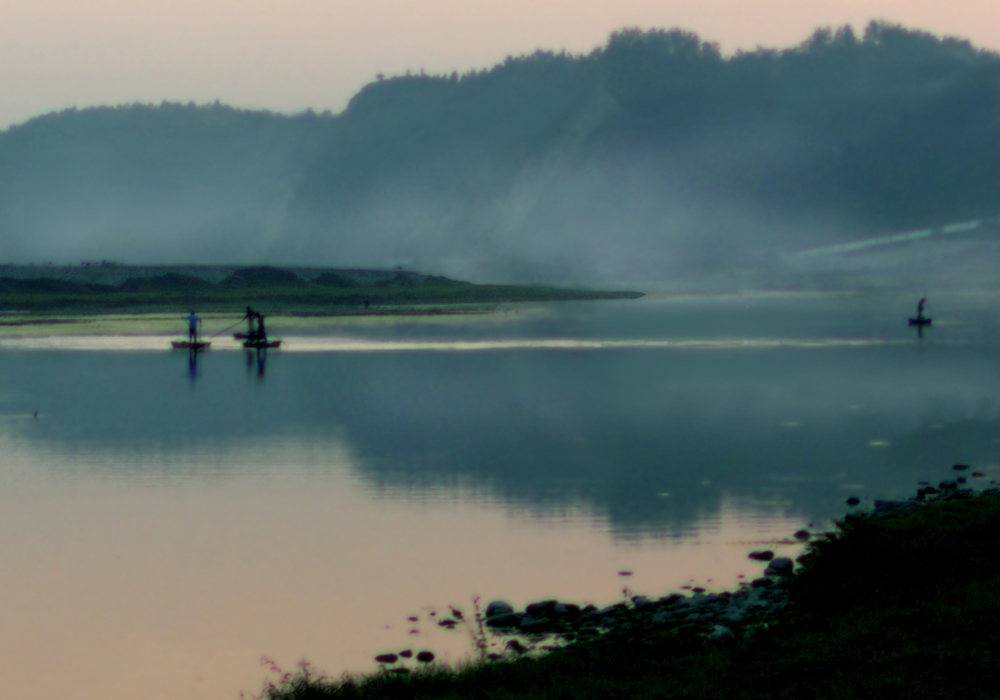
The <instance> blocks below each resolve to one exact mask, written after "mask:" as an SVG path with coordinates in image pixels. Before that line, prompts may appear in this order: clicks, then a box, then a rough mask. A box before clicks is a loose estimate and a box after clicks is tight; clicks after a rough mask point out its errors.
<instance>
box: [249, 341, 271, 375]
mask: <svg viewBox="0 0 1000 700" xmlns="http://www.w3.org/2000/svg"><path fill="white" fill-rule="evenodd" d="M246 356H247V374H248V375H249V374H250V372H251V371H252V370H253V366H254V357H255V356H256V358H257V362H256V365H257V379H263V378H264V370H265V368H266V366H267V348H256V349H255V350H249V349H248V350H247V352H246Z"/></svg>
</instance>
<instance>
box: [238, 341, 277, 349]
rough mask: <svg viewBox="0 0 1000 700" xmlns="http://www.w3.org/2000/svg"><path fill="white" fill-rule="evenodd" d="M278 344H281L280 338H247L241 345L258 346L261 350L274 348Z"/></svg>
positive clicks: (246, 346) (251, 347)
mask: <svg viewBox="0 0 1000 700" xmlns="http://www.w3.org/2000/svg"><path fill="white" fill-rule="evenodd" d="M280 346H281V341H280V340H248V341H246V342H245V343H243V347H245V348H250V349H253V348H258V349H261V350H263V349H266V348H276V347H280Z"/></svg>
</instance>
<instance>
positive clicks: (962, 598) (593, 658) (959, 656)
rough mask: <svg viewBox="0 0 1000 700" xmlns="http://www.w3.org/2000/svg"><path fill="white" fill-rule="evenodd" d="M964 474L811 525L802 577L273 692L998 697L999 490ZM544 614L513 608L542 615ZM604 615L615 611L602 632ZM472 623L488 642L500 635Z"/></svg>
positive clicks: (287, 698) (270, 696)
mask: <svg viewBox="0 0 1000 700" xmlns="http://www.w3.org/2000/svg"><path fill="white" fill-rule="evenodd" d="M956 469H960V472H959V473H963V474H964V473H965V472H964V471H961V465H959V466H957V467H956ZM977 476H979V479H976V478H975V477H974V478H973V481H978V480H980V479H981V478H982V477H981V475H977ZM964 482H965V478H964V477H960V478H959V479H958V480H956V481H946V482H942V483H941V484H939V485H938V486H936V487H935V486H931V485H923V487H922V488H921V489H920V490H919V491H918V494H917V496H916V497H915V498H913V499H911V500H909V501H903V502H897V503H878V502H876V507H875V508H874V509H873V510H870V511H866V512H863V513H857V514H852V515H848V516H847V517H845V518H844V520H842V521H839V522H838V523H837V526H836V532H830V533H819V534H814V535H811V539H810V542H809V544H808V546H807V549H806V552H805V553H804V554H803V555H802V556H801V557H799V558H798V563H797V566H796V568H795V570H794V573H793V572H791V571H789V570H788V567H786V566H781V565H778V566H769V568H768V572H769V573H768V574H767V575H765V576H764V577H763V578H761V579H758V580H756V581H754V582H753V583H752V584H749V585H748V586H747V587H746V590H742V591H737V592H733V593H728V594H720V595H717V596H704V595H703V596H701V597H700V599H699V598H698V597H697V596H698V595H699V594H695V596H692V597H689V598H679V597H677V596H671V597H669V598H664V599H661V600H660V601H648V600H645V599H642V600H638V601H636V600H633V601H631V602H630V603H629V604H627V605H622V606H620V607H618V608H616V610H617V612H612V611H610V609H605V610H603V611H595V610H589V611H587V610H586V609H585V610H577V611H573V610H572V608H571V607H570V609H569V610H565V609H562V610H560V611H559V613H558V614H555V613H556V611H555V609H554V605H553V604H549V607H550V608H553V609H552V610H551V611H548V612H549V620H550V621H551V620H553V619H557V618H561V619H562V620H563V623H565V624H564V625H563V626H564V628H565V629H564V630H563V636H565V637H567V638H569V639H570V640H571V643H570V644H568V645H567V646H565V647H563V648H559V649H557V650H555V651H552V652H549V653H547V654H545V655H542V656H539V657H535V656H534V655H533V654H530V653H527V654H523V655H522V654H520V653H519V650H520V649H521V648H522V647H521V645H522V642H520V641H516V642H515V641H513V640H510V641H508V643H507V645H506V649H507V651H506V652H505V653H504V654H502V655H497V656H499V658H495V659H492V660H491V659H488V658H487V656H486V652H487V647H486V646H483V647H482V649H481V650H482V652H483V660H482V661H479V662H474V663H469V664H465V665H462V666H460V667H457V668H449V667H445V666H441V665H438V664H436V663H434V662H433V661H431V662H430V663H425V664H421V663H418V662H414V663H412V664H411V665H407V664H406V663H404V662H408V661H412V660H413V659H399V660H398V661H396V660H393V661H392V663H388V664H386V666H385V668H383V669H382V670H381V671H379V672H376V673H373V674H370V675H367V676H361V677H350V676H345V677H343V678H340V679H328V678H324V677H322V676H317V675H316V674H315V673H313V672H312V670H311V669H310V668H309V667H308V665H304V666H303V667H302V668H300V669H299V671H298V672H296V673H289V674H285V675H284V676H280V677H279V678H278V679H277V680H274V681H271V682H269V683H268V684H267V685H266V686H265V688H264V690H263V692H262V694H261V696H260V697H262V698H266V699H267V700H292V699H293V698H295V699H297V700H306V699H310V698H473V697H474V698H484V699H485V698H489V699H492V698H496V699H501V698H538V699H543V698H545V699H548V698H559V699H563V698H574V699H578V698H609V697H627V698H733V697H739V698H761V699H763V698H875V697H885V698H889V697H892V698H897V697H899V698H921V699H924V698H995V697H996V696H997V688H998V687H1000V665H998V664H997V663H996V657H997V656H998V655H1000V627H998V626H997V624H996V621H997V620H998V619H1000V491H998V490H997V489H992V488H991V489H987V490H985V491H973V490H972V489H968V488H965V486H964ZM991 483H992V482H991ZM800 536H803V537H804V534H803V535H800ZM758 591H759V593H758ZM739 600H742V601H743V602H742V603H740V604H738V605H735V606H734V602H735V601H739ZM748 600H767V601H770V602H769V603H768V604H767V605H760V606H756V609H755V607H754V606H753V605H747V604H746V601H748ZM669 601H672V602H669ZM566 607H567V606H565V605H562V608H566ZM734 610H736V611H737V612H740V611H742V614H741V615H739V614H738V615H735V616H729V613H732V612H733V611H734ZM534 611H535V612H536V613H537V612H541V610H540V609H538V608H535V609H534ZM531 612H532V610H529V611H526V612H525V613H513V615H514V616H515V617H517V616H518V615H520V616H521V619H522V620H523V618H524V617H525V616H527V617H528V618H529V621H530V620H537V619H540V617H532V616H531V614H530V613H531ZM504 614H506V615H511V614H512V613H511V612H509V611H505V612H504ZM587 615H589V620H588V619H586V617H585V616H587ZM494 617H495V615H494ZM604 617H607V618H608V619H614V620H616V621H614V622H612V623H609V624H607V625H605V626H604V628H603V629H602V628H601V623H599V622H597V618H604ZM732 617H736V618H737V619H732ZM511 621H512V619H511V618H507V622H508V627H510V626H511V625H510V624H509V623H511ZM563 623H560V624H563ZM518 624H520V623H518ZM529 624H531V622H529ZM585 628H594V629H597V632H596V633H587V634H580V632H581V630H583V629H585ZM470 629H471V630H472V631H473V632H474V637H475V636H476V635H475V633H477V632H479V631H480V630H482V635H483V636H481V637H480V638H481V640H482V642H483V643H485V642H486V641H487V639H490V638H493V635H494V634H496V633H497V632H493V631H491V628H490V627H486V626H484V627H479V626H478V625H477V624H476V623H475V622H473V623H472V624H471V625H470ZM521 639H524V637H521ZM526 641H527V640H526ZM501 648H503V646H501ZM423 658H424V659H425V660H426V659H427V658H428V657H427V656H426V655H425V656H424V657H423ZM410 666H412V669H411V668H410ZM403 668H406V669H407V671H398V670H396V671H394V669H403Z"/></svg>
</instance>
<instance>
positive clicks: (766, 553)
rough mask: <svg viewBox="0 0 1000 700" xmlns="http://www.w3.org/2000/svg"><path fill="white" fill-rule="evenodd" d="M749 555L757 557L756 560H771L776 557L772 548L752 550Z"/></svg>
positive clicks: (749, 556)
mask: <svg viewBox="0 0 1000 700" xmlns="http://www.w3.org/2000/svg"><path fill="white" fill-rule="evenodd" d="M747 557H748V558H750V559H755V560H756V561H771V560H772V559H774V552H772V551H771V550H770V549H765V550H762V551H756V552H750V553H749V554H748V555H747Z"/></svg>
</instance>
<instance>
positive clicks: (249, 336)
mask: <svg viewBox="0 0 1000 700" xmlns="http://www.w3.org/2000/svg"><path fill="white" fill-rule="evenodd" d="M256 317H257V314H256V312H254V310H253V309H251V308H250V307H249V306H247V313H246V315H245V316H244V317H243V319H246V322H247V332H246V333H233V338H235V339H236V340H253V339H254V337H255V335H256V333H255V331H254V329H253V322H254V319H255V318H256ZM243 319H241V320H243Z"/></svg>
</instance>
